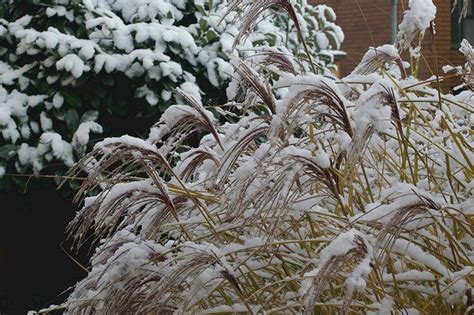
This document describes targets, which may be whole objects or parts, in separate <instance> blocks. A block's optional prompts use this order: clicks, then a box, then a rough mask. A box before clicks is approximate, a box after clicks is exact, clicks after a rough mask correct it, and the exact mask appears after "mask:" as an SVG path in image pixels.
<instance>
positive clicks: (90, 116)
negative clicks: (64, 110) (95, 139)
mask: <svg viewBox="0 0 474 315" xmlns="http://www.w3.org/2000/svg"><path fill="white" fill-rule="evenodd" d="M98 118H99V112H98V111H96V110H88V111H87V112H85V113H84V115H82V117H81V123H83V122H86V121H96V120H97V119H98Z"/></svg>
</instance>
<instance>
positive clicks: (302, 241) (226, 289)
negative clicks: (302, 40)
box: [62, 2, 474, 314]
mask: <svg viewBox="0 0 474 315" xmlns="http://www.w3.org/2000/svg"><path fill="white" fill-rule="evenodd" d="M286 3H288V2H286ZM463 53H464V54H465V55H466V57H467V58H468V63H467V65H466V67H465V68H464V69H461V68H457V70H458V72H459V73H460V74H462V75H463V76H465V78H471V75H472V72H471V71H472V68H471V65H472V59H469V58H471V57H470V56H472V53H473V50H472V47H471V46H470V45H468V44H467V43H464V44H463ZM406 67H407V63H404V62H403V61H402V60H401V58H400V56H399V51H398V50H397V48H396V47H394V46H392V45H385V46H382V47H378V48H371V49H370V50H369V51H368V52H367V53H366V54H365V56H364V57H363V59H362V61H361V63H360V64H359V66H358V67H357V68H356V69H355V70H354V71H353V73H352V74H351V75H349V76H348V77H345V78H342V79H335V78H328V77H326V76H322V75H320V74H314V73H301V72H300V71H299V70H298V66H297V64H296V63H295V62H294V61H293V60H292V59H289V58H286V57H285V56H284V55H282V54H279V53H276V52H270V53H267V54H263V55H257V56H254V57H252V58H247V59H246V60H243V61H235V62H234V73H233V75H232V78H233V81H232V83H231V84H230V86H229V88H228V89H227V93H228V96H229V98H230V99H231V100H233V102H232V103H230V104H229V105H232V106H233V108H234V109H235V108H236V110H238V111H239V113H240V115H237V116H236V115H235V114H236V111H235V110H234V111H233V112H232V113H228V114H229V115H230V116H231V118H229V119H228V121H234V122H233V123H230V122H225V123H224V122H222V121H219V120H218V119H217V118H216V115H217V114H219V115H225V114H226V113H225V110H226V108H227V107H225V106H221V107H219V106H213V107H206V106H204V105H203V104H202V102H201V101H199V100H198V99H196V98H194V97H193V96H192V95H191V94H189V93H187V92H185V91H183V90H179V91H177V94H178V95H180V96H181V98H182V100H183V102H181V103H179V105H175V106H172V107H170V108H169V109H167V110H166V112H165V113H164V114H163V116H162V118H161V120H160V121H159V122H158V123H157V124H156V125H155V126H154V127H153V128H152V129H151V132H150V136H149V137H148V139H147V140H142V139H139V138H133V137H130V136H122V137H119V138H109V139H106V140H104V141H102V142H100V143H98V144H96V145H95V148H94V150H93V151H92V152H91V153H90V154H89V155H88V156H87V157H86V158H84V159H83V160H82V161H81V163H80V164H78V165H77V167H76V170H75V171H80V170H86V171H87V172H88V173H89V177H88V180H87V181H86V182H84V183H83V186H82V188H81V191H80V195H82V196H84V195H85V193H86V192H89V191H93V190H94V188H95V187H96V186H97V185H101V186H102V189H103V191H102V193H100V194H98V195H97V196H94V197H88V198H86V199H85V204H84V208H83V209H82V210H81V211H80V212H79V213H78V215H77V217H76V218H75V219H74V221H73V222H72V223H71V225H70V232H71V234H72V235H73V236H74V237H75V238H76V240H77V241H78V242H79V244H82V242H83V241H85V240H88V238H89V237H90V235H91V234H90V233H93V235H95V237H96V238H97V240H100V243H99V244H98V247H97V249H96V251H95V254H94V256H93V258H92V259H91V266H90V270H89V274H88V276H87V277H86V278H85V279H84V280H82V281H81V282H80V283H78V284H77V285H76V287H75V289H74V291H73V292H72V294H71V295H70V296H69V299H68V301H67V302H66V303H65V305H63V306H62V307H63V308H65V309H66V313H70V314H84V313H111V314H113V313H119V312H123V311H125V312H130V313H133V314H148V313H159V314H171V313H176V314H197V313H199V314H201V313H203V314H212V313H233V312H243V313H249V314H266V313H268V314H270V313H282V314H286V313H288V314H302V313H304V314H315V313H318V314H339V313H342V314H348V313H355V314H361V313H366V314H390V313H391V312H396V313H408V314H439V313H443V314H444V313H446V314H449V313H452V314H463V313H469V307H471V308H472V304H470V303H472V295H471V294H472V292H471V288H472V284H473V282H472V279H473V278H472V276H473V272H474V270H473V267H472V266H473V262H474V261H473V260H474V255H473V253H474V252H473V250H474V242H473V235H472V228H473V227H472V216H473V214H474V213H473V209H474V204H473V201H474V199H473V197H472V196H473V189H474V186H473V182H472V179H473V176H474V168H473V161H474V156H473V151H472V147H473V145H474V140H473V137H472V130H473V126H474V120H473V117H474V93H473V91H472V90H470V89H469V88H468V86H467V90H466V91H464V92H462V93H461V94H459V95H457V96H453V95H445V94H442V93H441V91H440V90H438V89H435V88H433V87H432V86H431V84H432V83H433V82H434V83H433V85H436V80H432V79H430V80H427V81H421V80H418V79H416V78H413V77H409V76H407V75H406V72H408V71H407V69H406ZM461 70H462V71H461ZM270 77H272V78H273V83H272V82H270V81H269V80H268V79H269V78H270ZM196 132H200V133H204V134H205V136H203V137H202V139H201V141H200V144H199V145H198V146H196V147H192V148H190V147H188V146H183V145H181V144H182V143H183V139H185V138H186V137H189V136H191V135H192V134H193V133H196ZM73 174H74V172H73Z"/></svg>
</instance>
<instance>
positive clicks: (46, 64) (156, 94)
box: [0, 0, 343, 184]
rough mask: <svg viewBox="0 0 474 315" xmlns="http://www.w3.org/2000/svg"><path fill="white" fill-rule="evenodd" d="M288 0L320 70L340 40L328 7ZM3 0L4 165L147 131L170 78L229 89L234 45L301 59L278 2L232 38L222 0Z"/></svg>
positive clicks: (39, 163) (206, 94) (243, 52)
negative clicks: (7, 7) (239, 37)
mask: <svg viewBox="0 0 474 315" xmlns="http://www.w3.org/2000/svg"><path fill="white" fill-rule="evenodd" d="M295 4H296V14H297V19H298V21H299V23H300V25H301V32H302V33H303V34H304V36H305V37H306V38H308V39H309V40H308V41H307V44H308V45H307V46H308V49H309V51H310V52H311V56H313V60H312V61H313V62H314V63H315V64H316V67H317V69H318V70H319V71H321V72H324V71H327V70H328V69H331V68H333V67H334V65H333V50H335V49H338V48H339V45H340V43H341V41H342V40H343V35H342V32H341V30H340V28H339V27H338V26H336V25H335V24H334V20H335V16H334V12H333V11H332V10H331V9H330V8H328V7H326V6H317V7H313V6H311V5H308V4H307V2H306V0H297V1H295ZM4 6H5V4H4ZM10 6H11V9H12V10H13V11H14V12H13V13H11V14H6V13H5V12H4V10H3V11H2V12H3V14H5V18H6V19H0V47H1V48H0V132H1V133H0V177H1V176H2V175H3V174H4V173H5V172H7V173H15V172H23V173H32V172H34V173H39V172H40V171H41V170H42V169H43V168H44V167H46V166H47V165H48V164H53V163H55V164H57V163H58V162H59V163H63V164H65V165H66V166H71V165H72V164H73V163H74V162H75V161H76V160H77V159H78V158H80V157H81V156H83V154H84V152H86V151H87V145H88V143H89V142H90V141H91V137H97V135H101V137H108V136H113V135H120V134H123V133H132V134H135V135H139V134H142V133H143V132H146V130H147V129H148V128H149V127H150V126H151V125H152V123H153V122H154V121H156V120H157V119H158V118H159V115H160V113H161V112H162V111H163V110H164V109H166V108H167V107H168V106H169V105H171V104H173V103H174V102H175V101H176V99H174V98H173V95H172V92H173V91H174V90H175V89H176V88H181V89H182V90H184V91H186V92H187V93H190V94H191V95H193V96H194V97H196V98H197V99H198V100H201V99H202V101H203V102H204V103H205V104H208V103H211V102H224V101H226V100H225V97H224V95H225V93H223V88H224V87H225V85H226V82H227V81H228V79H229V74H228V73H226V69H227V68H228V66H229V60H230V57H231V56H237V55H239V56H241V57H246V56H250V55H253V54H255V53H256V52H255V48H256V47H261V46H270V47H274V48H275V49H279V50H280V51H282V52H284V53H285V54H288V55H294V56H298V57H299V60H300V63H301V65H300V66H301V67H303V68H307V69H308V68H309V65H308V62H307V60H305V58H306V56H307V54H305V51H304V49H303V47H302V45H301V44H300V43H299V42H298V36H297V34H296V29H295V24H294V23H293V22H292V21H291V19H289V18H288V16H287V15H285V14H283V13H281V12H275V15H272V16H268V15H267V16H262V18H261V20H259V21H258V23H257V24H256V25H255V26H254V27H253V28H252V30H251V32H249V33H248V34H245V35H246V36H245V38H244V39H242V40H241V41H240V43H239V44H238V45H237V47H236V49H235V50H233V49H232V48H233V47H232V46H233V44H234V39H235V37H236V36H237V35H238V34H239V31H240V30H241V29H242V27H241V26H242V25H241V22H240V21H239V19H238V18H236V17H237V15H236V14H237V13H236V12H227V13H228V14H227V15H226V14H225V13H226V10H227V2H226V1H225V0H214V1H212V0H137V1H130V0H49V1H41V2H40V3H39V2H38V1H33V0H29V1H22V2H21V3H19V2H15V1H10ZM28 6H30V7H31V10H27V9H25V7H26V8H28ZM22 13H25V14H26V13H30V14H32V15H24V14H22ZM223 17H225V18H224V19H222V18H223ZM54 170H55V172H60V170H61V167H58V166H55V168H54ZM50 172H51V171H50ZM0 182H2V183H3V184H5V183H6V180H5V179H3V181H2V180H0Z"/></svg>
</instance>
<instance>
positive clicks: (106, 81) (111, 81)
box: [102, 76, 114, 86]
mask: <svg viewBox="0 0 474 315" xmlns="http://www.w3.org/2000/svg"><path fill="white" fill-rule="evenodd" d="M102 83H103V84H104V85H106V86H114V78H113V77H112V76H106V77H105V78H103V79H102Z"/></svg>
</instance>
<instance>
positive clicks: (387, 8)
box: [310, 0, 464, 89]
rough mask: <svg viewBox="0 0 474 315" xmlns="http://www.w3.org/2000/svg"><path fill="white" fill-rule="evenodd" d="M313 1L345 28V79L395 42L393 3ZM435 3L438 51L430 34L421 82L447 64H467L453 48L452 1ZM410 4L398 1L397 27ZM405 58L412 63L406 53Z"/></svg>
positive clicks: (449, 83) (424, 50)
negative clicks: (370, 53)
mask: <svg viewBox="0 0 474 315" xmlns="http://www.w3.org/2000/svg"><path fill="white" fill-rule="evenodd" d="M310 2H311V3H312V4H326V5H328V6H331V7H332V8H333V9H334V10H335V12H336V15H337V24H338V25H339V26H341V27H342V29H343V31H344V33H345V36H346V39H345V41H344V43H343V45H342V50H343V51H345V52H346V53H347V56H346V57H345V58H344V59H343V60H341V63H340V64H341V69H340V71H341V75H343V76H344V75H347V74H349V73H350V72H351V71H352V69H354V67H355V66H356V65H357V64H358V63H359V61H360V60H361V58H362V56H363V55H364V53H365V52H366V51H367V49H368V48H369V47H370V46H373V47H376V46H380V45H383V44H388V43H390V42H391V15H390V13H391V1H390V0H312V1H311V0H310ZM433 2H434V3H435V5H436V7H437V16H436V20H435V25H436V36H435V47H436V50H433V49H432V42H431V40H432V39H431V35H430V34H429V32H428V31H427V33H426V35H425V39H424V41H423V45H422V54H423V57H424V58H425V60H426V61H423V60H422V61H420V74H419V77H420V78H421V79H426V78H428V77H430V76H431V75H432V74H436V73H437V72H439V74H442V70H441V67H442V66H443V65H446V64H452V65H461V64H464V59H463V58H462V55H461V54H460V53H459V52H458V51H457V49H451V4H450V2H451V0H434V1H433ZM407 5H408V0H403V1H402V0H400V1H398V23H397V24H399V23H400V22H401V20H402V18H403V11H404V10H405V9H406V8H407ZM434 51H436V54H435V53H434ZM435 55H436V58H435ZM403 57H404V59H405V60H407V61H408V58H407V57H408V56H407V55H406V54H405V55H403ZM422 59H423V58H422ZM436 61H437V62H436ZM436 64H437V66H436ZM455 84H457V82H455V81H454V80H453V79H450V80H447V81H446V82H444V83H443V88H444V89H448V88H449V87H451V86H453V85H455Z"/></svg>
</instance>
